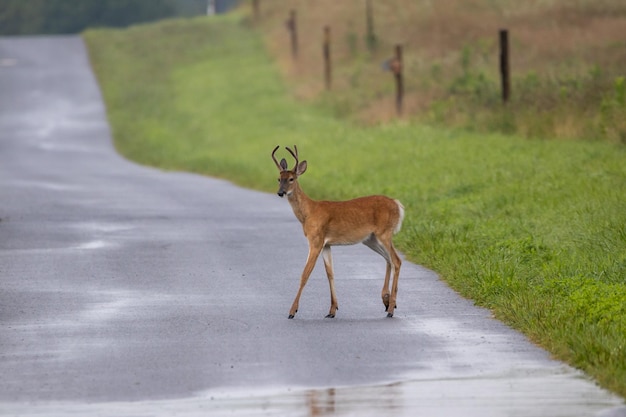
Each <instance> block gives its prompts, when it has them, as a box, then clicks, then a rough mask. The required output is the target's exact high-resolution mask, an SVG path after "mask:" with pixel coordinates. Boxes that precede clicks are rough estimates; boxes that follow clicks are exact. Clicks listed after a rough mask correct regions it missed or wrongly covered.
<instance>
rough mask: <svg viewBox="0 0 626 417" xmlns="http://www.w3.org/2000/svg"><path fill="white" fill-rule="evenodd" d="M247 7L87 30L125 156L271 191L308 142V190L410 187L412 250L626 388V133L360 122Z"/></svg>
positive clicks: (339, 195) (612, 385)
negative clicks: (310, 79) (595, 138)
mask: <svg viewBox="0 0 626 417" xmlns="http://www.w3.org/2000/svg"><path fill="white" fill-rule="evenodd" d="M241 22H242V16H241V15H240V14H234V15H231V16H228V17H225V18H224V17H220V18H213V19H210V20H209V19H206V18H196V19H190V20H173V21H164V22H161V23H158V24H150V25H142V26H136V27H132V28H130V29H127V30H105V29H97V30H89V31H87V32H86V33H84V39H85V40H86V43H87V45H88V48H89V52H90V56H91V61H92V65H93V68H94V70H95V72H96V74H97V77H98V80H99V82H100V85H101V88H102V91H103V95H104V98H105V101H106V105H107V111H108V117H109V120H110V122H111V125H112V129H113V135H114V139H115V145H116V147H117V149H118V150H119V151H120V152H121V153H122V154H123V155H125V156H126V157H128V158H130V159H133V160H135V161H138V162H140V163H143V164H148V165H153V166H157V167H161V168H163V169H168V170H185V171H191V172H196V173H201V174H206V175H212V176H217V177H222V178H227V179H230V180H232V181H234V182H236V183H238V184H240V185H243V186H247V187H253V188H257V189H261V190H264V191H270V192H274V191H276V178H277V172H276V168H275V166H274V163H273V162H272V161H271V158H270V153H271V150H272V149H273V147H274V146H276V145H278V144H280V145H293V144H297V146H298V149H299V151H300V154H301V157H302V158H303V159H306V160H308V162H309V170H308V171H307V173H306V174H305V175H304V176H303V177H302V179H301V183H302V186H303V188H304V189H305V190H306V191H307V193H308V194H309V195H311V196H312V197H313V198H318V199H321V198H323V199H345V198H351V197H357V196H360V195H366V194H379V193H380V194H388V195H390V196H393V197H395V198H399V199H400V200H401V201H402V202H403V203H404V205H405V206H406V209H407V210H406V212H407V216H406V219H405V223H404V227H403V230H402V232H400V234H399V235H398V236H397V238H396V243H397V246H398V247H399V248H400V249H401V250H402V251H403V252H404V253H405V254H406V256H407V257H408V258H409V259H410V260H412V261H414V262H417V263H420V264H423V265H425V266H427V267H430V268H432V269H434V270H435V271H437V272H438V273H439V274H440V275H441V276H442V278H443V279H444V280H445V281H446V282H448V283H449V284H450V285H451V286H452V287H453V288H454V289H456V290H457V291H458V292H459V293H460V294H462V295H463V296H465V297H469V298H471V299H473V300H475V302H476V303H477V304H479V305H482V306H486V307H488V308H490V309H491V310H492V311H493V312H494V315H495V316H496V317H497V318H499V319H501V320H503V321H504V322H506V323H507V324H509V325H511V326H512V327H514V328H516V329H519V330H521V331H522V332H524V333H525V334H526V335H528V337H529V338H530V339H531V340H533V341H534V342H536V343H538V344H539V345H541V346H543V347H545V348H546V349H548V350H549V351H550V352H551V353H552V354H553V355H554V356H555V357H557V358H559V359H562V360H564V361H567V362H569V363H570V364H572V365H574V366H576V367H578V368H580V369H582V370H584V371H586V372H587V373H588V374H589V375H591V376H593V377H594V378H595V379H596V380H597V381H598V383H600V384H601V385H602V386H604V387H607V388H609V389H611V390H613V391H615V392H617V393H619V394H620V395H622V396H626V197H625V196H626V148H625V147H624V146H621V145H618V144H611V143H606V142H584V141H540V140H528V139H524V138H521V137H517V136H505V135H501V134H478V133H475V132H474V133H472V132H467V131H461V130H454V129H444V128H435V127H428V126H424V125H420V124H416V123H412V122H409V121H406V120H404V121H397V122H394V123H389V124H386V125H380V126H373V127H365V126H362V125H355V124H354V123H352V122H349V121H345V120H341V119H340V118H337V117H335V116H334V114H335V109H334V108H333V106H332V105H326V104H325V103H317V104H313V105H312V104H303V103H302V102H299V101H298V99H297V98H295V97H293V96H292V95H291V94H289V90H288V85H287V84H285V82H284V81H283V79H282V77H281V75H280V71H279V70H278V68H277V65H276V63H275V62H274V61H273V60H272V59H271V58H270V56H269V54H268V53H267V52H266V49H265V44H264V41H263V40H262V39H261V37H260V36H259V34H258V33H256V32H255V31H253V30H251V29H250V28H249V26H247V25H246V24H242V23H241ZM285 156H287V155H285ZM288 160H289V158H288ZM294 232H298V233H299V231H295V230H294ZM278 233H279V232H278V231H277V236H278ZM296 272H297V271H294V273H296ZM400 297H402V293H401V292H400Z"/></svg>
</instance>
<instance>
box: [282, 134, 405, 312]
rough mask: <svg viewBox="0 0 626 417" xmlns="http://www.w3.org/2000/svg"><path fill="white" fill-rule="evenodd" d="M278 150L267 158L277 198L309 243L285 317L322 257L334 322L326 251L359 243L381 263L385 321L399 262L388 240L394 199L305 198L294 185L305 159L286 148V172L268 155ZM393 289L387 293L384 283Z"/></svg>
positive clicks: (398, 209) (396, 224) (394, 225)
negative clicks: (274, 169)
mask: <svg viewBox="0 0 626 417" xmlns="http://www.w3.org/2000/svg"><path fill="white" fill-rule="evenodd" d="M279 147H280V146H277V147H276V148H274V151H273V152H272V159H273V160H274V163H275V164H276V166H277V167H278V170H279V171H280V177H279V178H278V182H279V183H280V186H279V188H278V195H279V196H280V197H283V196H285V195H287V199H288V200H289V204H291V208H292V209H293V212H294V214H295V215H296V217H297V218H298V220H300V223H302V229H303V231H304V236H305V237H306V238H307V240H308V241H309V256H308V258H307V261H306V265H305V266H304V271H302V277H301V278H300V288H299V289H298V293H297V294H296V298H295V300H294V301H293V304H292V306H291V310H290V311H289V318H290V319H292V318H294V316H295V314H296V312H297V311H298V304H299V301H300V296H301V295H302V290H303V289H304V286H305V285H306V283H307V280H308V279H309V275H311V272H312V271H313V268H314V266H315V262H316V261H317V258H318V257H319V255H320V253H322V257H323V258H324V266H325V268H326V275H327V276H328V283H329V285H330V311H329V312H328V315H327V316H326V318H334V317H335V314H336V312H337V310H338V305H337V296H336V294H335V284H334V274H333V261H332V257H331V254H330V247H331V246H334V245H354V244H357V243H363V244H364V245H366V246H367V247H369V248H370V249H372V250H373V251H374V252H376V253H378V254H379V255H381V256H382V257H383V258H385V260H386V261H387V271H386V273H385V283H384V285H383V290H382V299H383V304H384V305H385V311H387V317H393V312H394V310H395V308H396V297H397V295H398V275H399V274H400V265H401V264H402V261H401V260H400V257H399V256H398V254H397V253H396V250H395V249H394V247H393V242H392V237H393V235H394V234H395V233H397V232H398V231H400V227H401V226H402V220H403V218H404V206H402V204H401V203H400V202H399V201H398V200H393V199H391V198H389V197H385V196H382V195H373V196H369V197H361V198H356V199H354V200H348V201H315V200H312V199H311V198H309V197H308V196H307V195H306V194H305V193H304V191H302V188H300V185H299V184H298V177H299V176H300V175H302V174H304V172H305V171H306V168H307V163H306V161H302V162H299V161H298V148H297V147H295V146H294V147H293V149H294V150H293V151H292V150H291V149H289V148H286V149H287V151H288V152H289V153H290V154H291V155H292V156H293V157H294V159H295V160H296V164H295V166H294V167H293V169H292V170H289V169H288V168H287V161H286V160H285V159H284V158H283V159H282V160H281V161H280V163H279V162H278V161H277V160H276V157H275V156H274V155H275V154H276V151H277V150H278V148H279ZM391 275H393V285H392V287H391V291H389V279H390V277H391Z"/></svg>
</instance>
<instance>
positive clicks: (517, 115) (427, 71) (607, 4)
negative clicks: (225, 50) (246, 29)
mask: <svg viewBox="0 0 626 417" xmlns="http://www.w3.org/2000/svg"><path fill="white" fill-rule="evenodd" d="M261 3H262V10H261V16H260V19H259V20H258V22H257V23H256V25H257V27H258V28H259V29H260V30H261V32H262V33H263V35H264V40H265V43H266V45H267V46H268V50H269V51H270V52H271V54H272V56H273V57H274V58H275V59H276V61H277V62H278V63H279V68H280V69H281V72H282V73H283V74H284V75H285V76H286V78H287V79H288V80H289V84H290V90H291V91H293V94H294V95H295V96H296V97H298V98H299V99H303V100H306V101H316V102H317V101H323V102H324V103H325V104H326V105H328V106H330V107H331V108H332V109H333V111H334V113H335V114H337V115H340V116H341V117H348V118H350V119H352V120H354V121H357V122H359V123H363V122H364V123H367V124H371V123H377V122H381V121H387V120H390V119H393V118H395V109H394V104H393V100H394V97H393V96H394V82H393V77H392V75H391V73H389V72H384V71H382V69H381V63H382V62H383V61H385V60H387V59H388V58H390V57H391V56H392V55H393V54H394V47H395V45H396V44H401V45H402V46H403V49H404V53H403V56H404V78H405V89H406V93H405V94H406V96H405V115H404V117H405V118H407V119H412V120H419V121H421V122H428V123H432V124H438V125H446V126H457V127H459V126H460V127H464V128H465V129H471V130H475V131H480V132H503V133H515V134H519V135H523V136H527V137H533V138H557V137H558V138H584V139H594V140H606V141H612V142H622V143H626V84H625V81H624V76H626V73H625V72H624V68H625V67H626V53H624V50H625V48H626V39H624V36H623V34H624V32H626V2H624V1H623V0H577V1H572V0H525V1H522V2H520V1H513V0H497V1H494V0H463V1H460V0H437V1H427V0H386V1H372V2H371V3H372V17H373V27H374V35H375V39H376V41H375V42H374V43H373V47H370V48H368V47H367V45H368V44H369V45H372V42H369V43H368V42H366V18H365V16H366V13H365V1H363V0H342V1H336V0H316V1H309V0H292V1H290V2H289V3H288V4H286V3H285V2H284V1H283V0H263V1H262V2H261ZM290 9H294V10H296V11H297V16H298V19H297V22H298V23H297V24H298V28H299V30H298V34H299V44H300V48H299V55H298V60H297V61H295V62H294V60H292V58H291V49H290V44H289V37H288V34H287V30H286V29H285V25H284V21H285V19H286V18H287V16H288V14H289V10H290ZM326 25H328V26H330V28H331V31H332V56H333V63H334V64H333V65H334V77H333V78H334V80H333V89H332V91H331V92H329V93H327V92H325V90H324V82H323V76H322V63H321V60H322V52H321V42H322V28H323V27H324V26H326ZM502 28H506V29H508V31H509V38H510V57H511V73H512V93H511V100H510V102H509V103H508V105H507V106H506V107H503V106H501V99H500V95H501V90H500V79H499V62H498V57H499V50H498V42H499V41H498V31H499V30H500V29H502Z"/></svg>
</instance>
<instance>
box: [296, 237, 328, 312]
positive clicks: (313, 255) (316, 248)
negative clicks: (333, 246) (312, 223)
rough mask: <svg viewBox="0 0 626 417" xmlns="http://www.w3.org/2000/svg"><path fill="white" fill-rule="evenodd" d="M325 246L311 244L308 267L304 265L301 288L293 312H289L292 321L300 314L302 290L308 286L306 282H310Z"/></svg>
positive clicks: (307, 261)
mask: <svg viewBox="0 0 626 417" xmlns="http://www.w3.org/2000/svg"><path fill="white" fill-rule="evenodd" d="M323 246H324V245H323V244H321V245H319V244H313V243H312V242H309V256H308V258H307V260H306V265H304V271H302V277H301V278H300V288H299V289H298V293H297V294H296V298H295V299H294V300H293V304H292V305H291V310H289V318H290V319H292V318H294V316H295V315H296V313H297V312H298V304H299V303H300V296H301V295H302V290H303V289H304V286H305V285H306V282H307V281H308V280H309V276H310V275H311V272H312V271H313V267H315V262H316V261H317V258H318V257H319V256H320V252H321V251H322V248H323Z"/></svg>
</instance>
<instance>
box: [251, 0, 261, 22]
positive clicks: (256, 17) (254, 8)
mask: <svg viewBox="0 0 626 417" xmlns="http://www.w3.org/2000/svg"><path fill="white" fill-rule="evenodd" d="M259 2H260V0H252V14H253V16H254V21H255V22H258V21H259V17H260V11H259Z"/></svg>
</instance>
